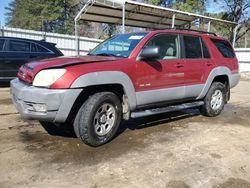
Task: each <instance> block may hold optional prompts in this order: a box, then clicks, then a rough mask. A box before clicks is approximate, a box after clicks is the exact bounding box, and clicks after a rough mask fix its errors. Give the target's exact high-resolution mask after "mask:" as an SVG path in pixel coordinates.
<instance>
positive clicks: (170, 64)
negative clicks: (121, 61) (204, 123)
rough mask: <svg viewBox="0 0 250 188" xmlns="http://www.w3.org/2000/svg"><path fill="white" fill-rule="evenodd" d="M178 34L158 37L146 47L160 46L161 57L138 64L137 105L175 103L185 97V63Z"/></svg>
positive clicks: (140, 61) (159, 35)
mask: <svg viewBox="0 0 250 188" xmlns="http://www.w3.org/2000/svg"><path fill="white" fill-rule="evenodd" d="M179 41H180V40H179V35H178V34H168V33H164V34H157V35H155V36H153V37H152V38H151V39H149V41H148V42H147V43H146V45H145V46H144V48H145V47H148V46H158V47H159V49H160V57H159V58H158V59H155V60H143V59H141V60H139V61H137V62H136V97H137V105H139V106H140V105H144V104H153V103H158V102H163V101H174V100H178V99H182V98H183V97H184V91H185V89H184V84H185V80H184V79H185V78H184V77H185V75H184V68H185V60H183V59H181V58H180V57H181V55H180V54H181V53H180V42H179Z"/></svg>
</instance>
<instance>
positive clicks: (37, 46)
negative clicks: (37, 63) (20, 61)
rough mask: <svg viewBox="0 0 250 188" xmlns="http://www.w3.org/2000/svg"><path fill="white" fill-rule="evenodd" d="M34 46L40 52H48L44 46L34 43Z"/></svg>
mask: <svg viewBox="0 0 250 188" xmlns="http://www.w3.org/2000/svg"><path fill="white" fill-rule="evenodd" d="M36 48H37V52H41V53H49V52H50V51H49V50H47V49H46V48H44V47H42V46H40V45H38V44H37V45H36Z"/></svg>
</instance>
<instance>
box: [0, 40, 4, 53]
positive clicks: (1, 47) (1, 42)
mask: <svg viewBox="0 0 250 188" xmlns="http://www.w3.org/2000/svg"><path fill="white" fill-rule="evenodd" d="M3 45H4V39H0V51H2V50H3Z"/></svg>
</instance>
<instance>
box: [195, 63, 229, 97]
mask: <svg viewBox="0 0 250 188" xmlns="http://www.w3.org/2000/svg"><path fill="white" fill-rule="evenodd" d="M230 76H231V70H230V69H229V68H228V67H217V68H214V69H213V70H212V71H211V72H210V74H209V76H208V78H207V81H206V83H205V85H204V87H203V89H202V91H201V93H200V95H199V96H198V97H197V99H202V98H204V97H205V96H206V94H207V92H208V90H209V88H210V86H211V84H212V83H213V82H214V81H218V82H221V83H223V84H227V86H226V87H227V89H228V90H230V89H229V88H230Z"/></svg>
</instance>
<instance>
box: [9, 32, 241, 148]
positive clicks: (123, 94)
mask: <svg viewBox="0 0 250 188" xmlns="http://www.w3.org/2000/svg"><path fill="white" fill-rule="evenodd" d="M239 78H240V76H239V73H238V61H237V58H236V56H235V53H234V50H233V48H232V46H231V44H230V43H229V42H228V41H227V40H226V39H224V38H221V37H217V36H216V35H215V34H212V33H204V32H196V31H183V30H171V29H170V30H157V31H149V32H138V33H129V34H121V35H116V36H113V37H111V38H110V39H108V40H106V41H104V42H102V43H101V44H99V45H98V46H97V47H96V48H95V49H93V50H92V51H91V52H90V53H89V54H88V55H87V56H83V57H60V58H54V59H47V60H41V61H36V62H31V63H28V64H25V65H23V66H22V67H21V68H20V70H19V72H18V78H17V79H14V80H12V81H11V96H12V101H13V103H14V104H15V106H16V108H17V110H18V111H19V112H20V114H21V115H22V116H23V117H24V118H27V119H35V120H39V121H40V122H43V123H44V122H50V123H51V124H53V125H62V124H67V125H68V126H70V125H72V126H73V128H74V131H75V134H76V135H77V137H79V138H80V139H81V140H82V141H83V142H84V143H86V144H88V145H91V146H99V145H102V144H104V143H106V142H108V141H110V140H111V139H112V138H113V137H114V136H115V134H116V132H117V129H118V127H119V124H120V122H121V120H122V119H129V118H137V117H143V116H149V115H154V114H159V113H165V112H169V111H176V110H181V109H185V108H194V107H197V108H199V109H200V111H201V113H202V114H204V115H206V116H211V117H213V116H217V115H219V114H220V113H221V111H222V110H223V108H224V105H225V104H226V103H227V102H228V100H229V98H230V88H232V87H234V86H235V85H237V83H238V82H239Z"/></svg>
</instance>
